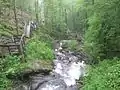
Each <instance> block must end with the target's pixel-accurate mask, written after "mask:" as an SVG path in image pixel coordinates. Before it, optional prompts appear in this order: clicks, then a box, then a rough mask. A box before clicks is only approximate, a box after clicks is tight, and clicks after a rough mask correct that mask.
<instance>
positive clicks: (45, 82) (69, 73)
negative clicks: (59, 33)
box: [30, 43, 86, 90]
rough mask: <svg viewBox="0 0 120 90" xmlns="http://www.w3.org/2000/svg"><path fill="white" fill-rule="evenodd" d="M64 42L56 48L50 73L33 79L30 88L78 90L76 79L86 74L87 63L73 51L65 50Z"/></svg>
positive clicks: (33, 89)
mask: <svg viewBox="0 0 120 90" xmlns="http://www.w3.org/2000/svg"><path fill="white" fill-rule="evenodd" d="M61 46H62V43H60V46H59V47H58V48H56V49H55V56H56V59H55V60H54V69H53V71H52V72H51V74H50V75H47V76H43V77H39V76H38V78H37V80H35V78H34V79H33V82H32V84H31V89H30V90H78V87H77V83H76V80H79V78H80V77H83V76H85V66H86V65H85V63H84V61H82V60H79V58H78V57H76V56H75V55H74V53H73V52H71V51H64V50H63V49H62V47H61Z"/></svg>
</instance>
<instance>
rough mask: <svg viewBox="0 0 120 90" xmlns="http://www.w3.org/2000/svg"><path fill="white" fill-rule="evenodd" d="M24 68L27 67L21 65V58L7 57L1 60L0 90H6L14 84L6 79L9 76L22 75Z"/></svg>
mask: <svg viewBox="0 0 120 90" xmlns="http://www.w3.org/2000/svg"><path fill="white" fill-rule="evenodd" d="M24 67H25V65H24V64H22V63H21V60H20V58H19V57H17V56H7V57H6V58H4V59H0V90H5V89H7V88H9V87H10V86H11V84H12V82H11V81H10V80H9V79H8V78H7V77H6V76H7V75H9V74H12V75H13V74H16V73H20V71H22V69H24Z"/></svg>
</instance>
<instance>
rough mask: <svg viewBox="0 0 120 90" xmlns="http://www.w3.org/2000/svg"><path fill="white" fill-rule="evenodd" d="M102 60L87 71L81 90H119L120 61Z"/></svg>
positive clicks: (115, 59)
mask: <svg viewBox="0 0 120 90" xmlns="http://www.w3.org/2000/svg"><path fill="white" fill-rule="evenodd" d="M118 60H119V59H117V58H114V59H113V60H104V61H102V62H100V63H99V64H98V65H96V66H95V67H93V68H92V69H91V70H90V71H89V75H88V76H87V77H85V78H84V82H85V85H84V87H83V90H120V78H119V76H120V61H118Z"/></svg>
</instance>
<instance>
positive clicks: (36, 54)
mask: <svg viewBox="0 0 120 90" xmlns="http://www.w3.org/2000/svg"><path fill="white" fill-rule="evenodd" d="M25 50H26V51H25V54H26V59H28V60H53V58H54V55H53V50H52V47H51V45H50V43H49V41H46V42H44V41H40V40H39V39H38V38H34V37H33V38H32V39H31V40H30V41H29V42H28V44H27V45H26V48H25Z"/></svg>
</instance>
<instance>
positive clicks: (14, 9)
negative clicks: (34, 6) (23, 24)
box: [13, 0, 19, 35]
mask: <svg viewBox="0 0 120 90" xmlns="http://www.w3.org/2000/svg"><path fill="white" fill-rule="evenodd" d="M13 1H14V2H13V3H14V4H13V5H14V8H13V11H14V16H15V23H16V31H17V35H19V31H18V20H17V12H16V0H13Z"/></svg>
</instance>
